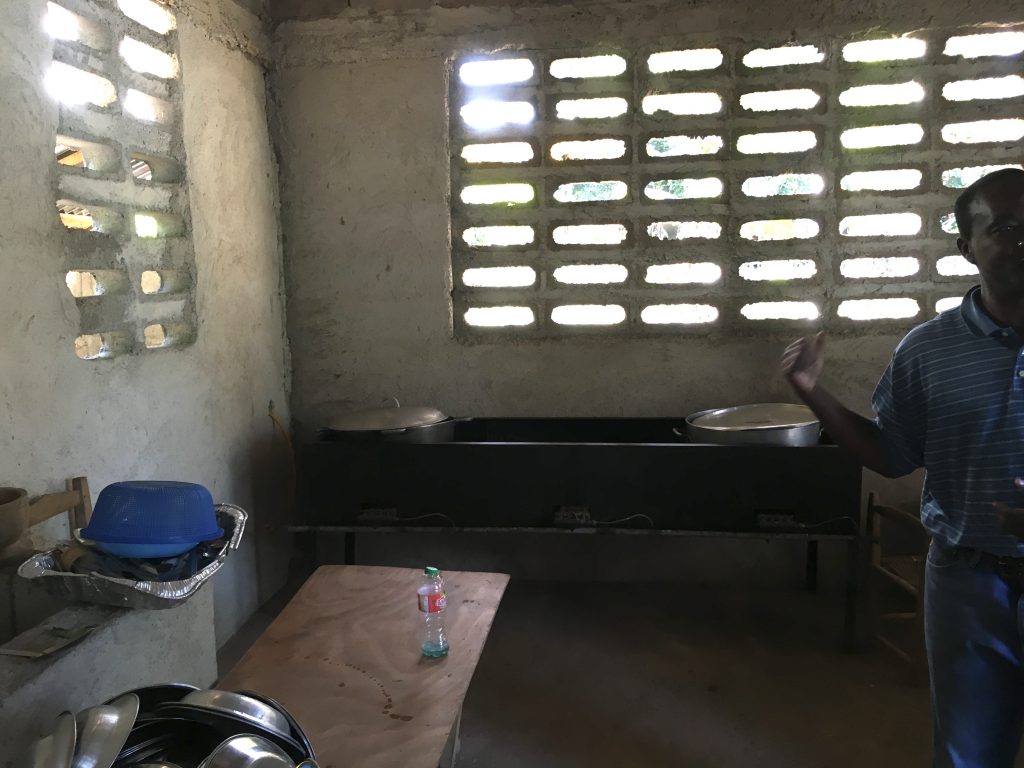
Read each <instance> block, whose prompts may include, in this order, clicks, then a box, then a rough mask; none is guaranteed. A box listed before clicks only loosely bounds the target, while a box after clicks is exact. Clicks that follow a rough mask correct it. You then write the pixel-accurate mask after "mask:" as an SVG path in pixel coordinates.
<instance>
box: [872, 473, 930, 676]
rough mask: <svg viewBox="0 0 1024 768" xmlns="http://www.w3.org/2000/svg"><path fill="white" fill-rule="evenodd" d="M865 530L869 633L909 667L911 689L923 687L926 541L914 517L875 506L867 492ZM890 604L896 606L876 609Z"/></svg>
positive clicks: (926, 665) (917, 519) (875, 498)
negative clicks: (868, 546)
mask: <svg viewBox="0 0 1024 768" xmlns="http://www.w3.org/2000/svg"><path fill="white" fill-rule="evenodd" d="M883 521H884V523H885V525H884V532H885V534H886V535H884V536H883ZM867 530H868V536H869V541H870V542H871V563H870V573H869V578H868V587H869V606H870V626H871V634H872V636H873V637H874V639H875V640H877V641H878V642H879V643H880V644H881V645H882V646H884V647H885V648H888V649H889V650H890V651H892V652H893V653H894V654H895V655H896V656H897V657H898V658H900V659H902V660H903V661H904V662H905V663H906V664H907V665H908V666H909V671H910V675H911V680H912V682H913V683H914V684H915V685H927V683H928V663H927V657H926V654H925V645H924V572H925V562H926V560H927V557H928V545H929V543H930V537H929V535H928V532H927V531H926V530H925V528H924V526H923V525H921V521H920V519H919V518H918V516H917V515H915V514H912V513H910V512H908V511H906V510H902V509H897V508H895V507H889V506H886V505H884V504H880V503H879V502H878V499H877V497H876V496H875V494H873V493H872V494H869V495H868V509H867ZM894 602H895V603H898V604H899V603H901V604H902V605H898V607H897V608H896V609H894V610H883V609H882V606H883V604H885V603H888V604H891V603H894Z"/></svg>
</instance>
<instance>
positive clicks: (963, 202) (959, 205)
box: [953, 168, 1024, 240]
mask: <svg viewBox="0 0 1024 768" xmlns="http://www.w3.org/2000/svg"><path fill="white" fill-rule="evenodd" d="M1007 176H1020V177H1021V179H1024V170H1021V169H1020V168H1000V169H999V170H998V171H992V173H990V174H988V175H987V176H982V177H981V178H980V179H978V180H977V181H976V182H974V183H973V184H971V185H970V186H969V187H967V189H965V190H964V191H963V192H961V193H960V196H959V197H957V199H956V203H955V204H954V206H953V215H954V216H955V217H956V228H957V229H958V230H959V231H960V237H962V238H963V239H964V240H967V239H969V238H970V236H971V211H970V207H971V203H973V202H974V198H976V197H977V196H978V192H980V191H981V190H982V189H984V188H985V187H986V186H988V185H989V184H991V183H992V182H994V181H998V180H999V179H1003V178H1006V177H1007Z"/></svg>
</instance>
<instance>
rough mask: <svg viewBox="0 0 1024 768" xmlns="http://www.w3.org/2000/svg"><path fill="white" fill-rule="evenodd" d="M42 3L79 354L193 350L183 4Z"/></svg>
mask: <svg viewBox="0 0 1024 768" xmlns="http://www.w3.org/2000/svg"><path fill="white" fill-rule="evenodd" d="M41 10H42V11H43V12H44V15H42V16H41V18H40V19H39V22H40V25H41V27H42V28H44V29H45V30H46V32H47V33H48V34H49V36H50V38H51V41H52V61H51V62H50V64H49V66H48V68H47V70H46V72H45V75H44V81H43V85H44V86H45V89H46V91H47V92H48V93H49V94H50V95H51V96H52V98H53V100H54V105H55V109H56V112H57V129H56V131H55V133H54V136H53V158H54V168H53V170H54V173H53V178H54V180H55V187H54V201H55V206H56V216H55V225H54V226H56V222H59V225H60V226H61V228H62V229H61V232H62V236H63V237H64V239H65V250H66V252H67V253H68V254H70V255H69V260H70V261H71V263H70V264H69V265H68V269H67V270H66V271H63V272H62V273H61V279H62V280H63V281H64V288H65V289H66V290H67V292H68V293H69V294H70V296H71V297H72V298H73V300H74V306H75V308H76V309H77V310H78V325H79V328H78V333H77V335H76V336H75V339H74V349H73V351H74V354H75V355H76V357H78V358H79V359H81V360H88V361H99V360H108V359H113V358H131V357H132V356H135V355H143V356H144V355H148V354H151V353H153V354H155V350H171V349H178V348H181V347H185V346H187V345H188V344H190V343H191V342H192V341H193V340H194V338H195V329H196V328H197V327H198V324H197V322H196V318H195V302H194V296H193V289H194V287H195V286H194V280H193V277H192V276H193V275H194V274H195V269H194V256H193V250H192V242H191V237H190V232H189V225H188V222H189V220H190V216H189V201H188V186H187V184H186V183H185V182H186V165H185V158H184V156H183V154H182V149H181V147H182V145H183V142H182V136H181V126H180V121H179V111H180V103H181V93H180V82H179V80H180V67H179V59H178V52H177V47H178V40H177V35H176V23H175V16H174V13H173V11H172V10H171V8H170V7H169V6H168V5H167V4H165V3H162V2H154V1H153V0H104V1H103V2H92V0H88V1H86V2H83V0H54V1H51V2H46V3H43V4H42V8H41ZM527 146H528V147H531V148H532V146H531V145H530V144H527ZM467 148H468V147H467ZM527 187H528V188H529V189H531V190H532V187H529V185H527ZM483 194H485V195H486V194H487V193H486V192H485V193H483ZM522 194H523V193H522V191H519V196H520V197H521V195H522ZM491 195H492V196H493V197H501V195H500V194H499V193H495V192H493V191H492V192H491ZM505 197H508V198H509V199H515V200H518V199H520V198H519V197H516V196H515V194H514V193H513V192H511V191H510V192H508V193H507V194H506V195H505ZM497 204H500V203H497ZM100 319H102V322H100ZM69 352H70V350H69ZM160 354H167V352H161V353H160Z"/></svg>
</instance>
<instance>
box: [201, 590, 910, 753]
mask: <svg viewBox="0 0 1024 768" xmlns="http://www.w3.org/2000/svg"><path fill="white" fill-rule="evenodd" d="M288 596H289V595H288V594H282V595H281V596H279V598H277V599H275V600H274V601H272V603H271V604H270V605H268V606H266V607H265V608H264V610H263V611H261V612H260V613H258V614H257V615H256V616H255V617H254V618H253V619H252V621H250V622H249V624H248V625H247V627H246V628H245V630H244V631H243V632H241V633H239V635H238V636H236V638H234V640H233V641H232V642H231V643H229V644H228V645H227V646H225V647H224V649H222V652H221V657H220V663H221V670H222V671H225V670H226V669H228V668H229V667H230V666H231V665H232V664H233V663H234V661H235V660H236V659H237V658H239V657H240V656H241V654H242V653H244V651H245V649H246V648H247V647H248V645H249V644H250V643H251V642H253V640H255V638H256V637H258V636H259V634H260V632H262V631H263V629H264V628H265V627H266V626H267V624H269V622H270V620H271V619H272V616H273V615H274V614H275V613H276V611H277V610H279V607H280V606H282V605H283V604H284V603H285V602H286V601H287V597H288ZM841 618H842V616H841V605H840V603H839V601H838V600H837V599H836V598H835V597H834V596H831V597H829V596H812V595H808V594H806V593H802V592H800V591H797V590H793V589H779V590H759V591H758V590H750V589H746V590H744V589H739V588H736V587H707V586H676V585H671V584H666V583H658V584H653V585H643V584H611V585H609V584H567V583H552V582H530V581H522V580H519V581H517V580H513V581H512V583H511V585H510V587H509V590H508V592H507V593H506V596H505V599H504V600H503V602H502V605H501V608H500V610H499V611H498V614H497V619H496V620H495V624H494V628H493V630H492V632H491V635H490V637H489V639H488V643H487V646H486V647H485V649H484V653H483V657H482V658H481V661H480V665H479V667H478V669H477V674H476V676H475V678H474V680H473V684H472V686H471V687H470V690H469V695H468V697H467V699H466V704H465V708H464V714H463V720H462V752H461V755H460V757H459V761H458V765H459V766H461V767H462V768H484V767H485V766H486V768H549V767H550V768H573V767H574V766H580V767H581V768H582V767H583V766H586V767H587V768H604V767H605V766H607V767H608V768H611V767H612V766H614V767H615V768H623V767H624V766H644V767H645V768H647V767H649V766H666V767H668V766H672V767H673V768H679V767H681V766H685V767H686V768H701V767H703V766H709V767H711V766H714V767H715V768H723V767H729V766H758V767H759V768H760V767H764V768H772V767H774V766H779V768H783V767H785V768H804V767H806V768H823V767H824V766H828V768H843V767H844V766H851V767H852V766H858V768H860V767H861V766H864V765H871V766H874V767H875V768H887V767H888V766H893V768H896V767H897V766H898V767H899V768H916V767H917V766H920V767H921V768H924V766H927V765H928V764H929V762H930V721H929V713H928V692H927V690H926V689H922V688H913V687H911V686H910V685H908V683H907V678H906V673H905V670H904V668H903V667H902V666H900V665H899V664H898V663H897V662H895V661H894V660H893V659H892V658H891V657H890V656H889V655H887V654H886V653H884V652H882V651H874V652H870V651H869V652H862V653H860V654H856V655H845V654H843V653H841V652H840V650H839V647H840V646H839V639H840V623H841Z"/></svg>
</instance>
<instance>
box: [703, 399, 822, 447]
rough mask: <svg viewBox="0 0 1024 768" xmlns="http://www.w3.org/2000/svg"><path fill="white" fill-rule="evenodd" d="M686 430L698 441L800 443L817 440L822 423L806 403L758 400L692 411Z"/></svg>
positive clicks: (784, 444) (810, 442)
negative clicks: (762, 401) (729, 406)
mask: <svg viewBox="0 0 1024 768" xmlns="http://www.w3.org/2000/svg"><path fill="white" fill-rule="evenodd" d="M686 432H687V434H688V435H689V437H690V440H692V441H693V442H695V443H719V444H721V445H783V446H795V447H799V446H808V445H817V444H818V441H819V439H820V437H821V423H820V422H819V421H818V418H817V417H816V416H815V415H814V412H813V411H812V410H811V409H810V408H808V407H807V406H805V405H794V404H792V403H755V404H753V405H738V406H734V407H732V408H710V409H708V410H706V411H698V412H697V413H691V414H690V415H689V416H687V417H686Z"/></svg>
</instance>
